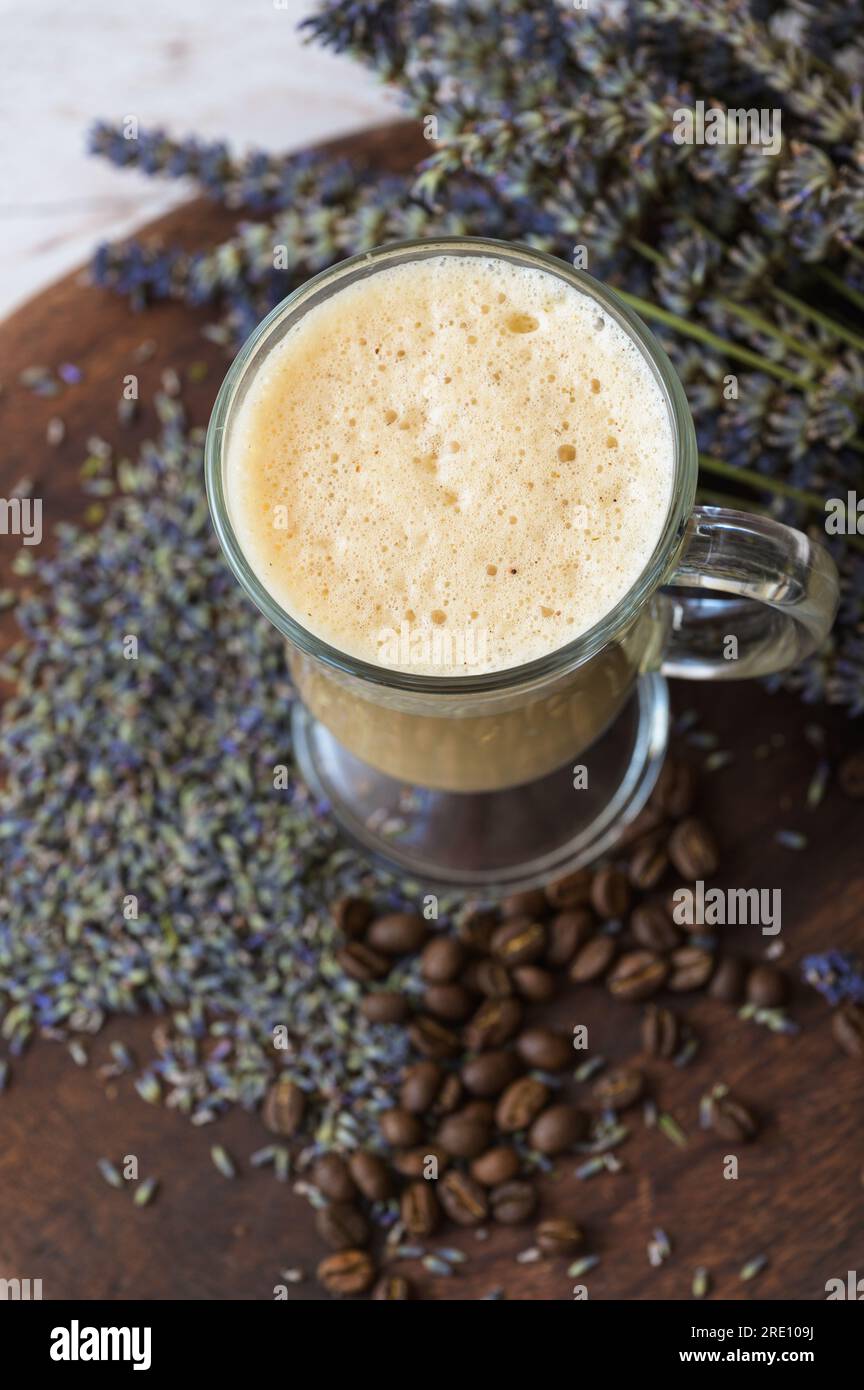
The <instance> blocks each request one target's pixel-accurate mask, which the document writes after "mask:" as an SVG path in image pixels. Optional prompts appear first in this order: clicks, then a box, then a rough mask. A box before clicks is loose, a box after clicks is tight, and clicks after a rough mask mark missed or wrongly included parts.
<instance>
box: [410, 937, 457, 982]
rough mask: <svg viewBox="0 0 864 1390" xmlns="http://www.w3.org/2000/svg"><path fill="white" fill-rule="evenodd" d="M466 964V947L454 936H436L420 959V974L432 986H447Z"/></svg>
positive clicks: (427, 945)
mask: <svg viewBox="0 0 864 1390" xmlns="http://www.w3.org/2000/svg"><path fill="white" fill-rule="evenodd" d="M464 964H465V947H464V946H463V945H462V943H461V942H459V941H457V940H456V939H455V937H452V936H436V937H434V938H433V940H432V941H429V942H427V944H426V945H425V946H424V948H423V954H422V956H421V957H420V974H421V975H422V976H423V979H424V980H426V981H427V982H428V983H429V984H430V985H447V984H450V982H451V981H452V980H455V979H456V977H457V975H458V974H459V971H460V970H461V969H462V968H463V966H464Z"/></svg>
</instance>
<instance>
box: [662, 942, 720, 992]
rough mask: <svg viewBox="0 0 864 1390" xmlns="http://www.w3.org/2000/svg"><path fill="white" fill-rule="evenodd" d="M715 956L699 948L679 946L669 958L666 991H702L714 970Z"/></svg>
mask: <svg viewBox="0 0 864 1390" xmlns="http://www.w3.org/2000/svg"><path fill="white" fill-rule="evenodd" d="M714 962H715V956H714V955H713V954H712V952H711V951H703V950H702V948H701V946H679V947H677V949H676V950H674V951H673V952H672V954H671V956H670V957H669V964H670V970H669V978H668V980H667V981H666V987H667V989H672V990H675V992H676V993H683V992H684V991H686V990H689V989H703V988H704V987H705V985H707V983H708V981H709V980H710V978H711V974H712V972H713V970H714Z"/></svg>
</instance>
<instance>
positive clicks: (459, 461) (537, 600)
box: [226, 256, 673, 675]
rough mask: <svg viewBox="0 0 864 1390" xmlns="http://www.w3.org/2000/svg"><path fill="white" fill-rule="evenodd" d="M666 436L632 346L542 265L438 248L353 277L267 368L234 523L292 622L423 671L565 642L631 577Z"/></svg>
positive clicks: (506, 659)
mask: <svg viewBox="0 0 864 1390" xmlns="http://www.w3.org/2000/svg"><path fill="white" fill-rule="evenodd" d="M672 475H673V437H672V429H671V424H670V421H669V418H668V412H667V410H666V406H665V403H664V399H663V396H662V393H661V391H660V388H659V386H658V385H657V383H656V381H655V379H654V377H653V374H652V373H651V370H650V368H649V367H648V365H647V363H646V362H645V360H644V359H643V357H642V355H641V353H640V352H639V350H638V348H637V347H636V346H635V345H634V344H633V343H632V342H631V340H630V338H629V337H628V336H627V334H626V333H625V332H624V331H623V330H622V329H621V328H619V326H618V325H617V324H616V323H615V321H614V320H613V319H612V318H610V317H609V315H607V314H606V313H605V312H603V311H602V310H601V309H600V308H599V307H598V306H597V305H596V304H595V302H594V301H593V300H592V299H590V298H589V297H588V296H587V295H584V294H582V293H581V292H580V291H579V290H577V289H576V288H574V287H572V286H570V285H568V284H566V283H565V282H564V281H562V280H560V279H559V278H558V277H557V276H555V275H552V274H550V273H549V272H547V271H543V270H539V269H535V268H533V267H525V266H521V265H514V264H513V263H510V262H506V261H503V260H496V259H493V258H491V257H490V258H488V259H487V258H485V257H468V256H465V257H455V256H437V257H430V258H427V259H425V260H420V261H413V262H410V263H407V264H403V265H399V266H392V267H388V268H386V269H383V270H380V271H378V272H376V273H374V274H372V275H370V276H368V277H367V278H365V279H362V280H355V281H354V282H353V283H351V284H350V285H348V286H346V287H345V288H344V289H342V290H339V291H338V292H337V293H336V294H335V295H333V296H332V297H331V298H330V299H328V300H327V301H325V302H323V303H321V304H318V305H317V306H316V307H315V308H313V309H311V310H310V311H309V312H308V313H306V315H305V316H304V317H303V318H302V319H301V320H300V321H299V322H298V323H297V324H295V325H294V326H293V327H292V328H291V329H290V330H289V331H288V332H287V333H286V334H285V336H284V337H283V339H282V340H281V341H280V342H279V343H278V344H277V345H276V346H275V347H274V348H273V349H272V351H271V352H269V354H268V355H267V356H266V358H265V359H264V362H263V364H262V365H261V367H260V369H259V370H258V372H257V374H256V376H255V378H254V380H253V382H252V383H251V385H250V387H249V389H248V391H247V393H246V396H245V398H244V400H243V402H242V405H241V406H240V408H239V410H238V412H237V414H236V416H235V419H234V421H233V423H232V426H231V430H230V438H229V441H228V454H227V468H226V490H227V497H228V507H229V513H230V516H231V520H232V524H233V526H234V528H235V531H236V534H237V537H238V540H239V542H240V545H241V547H242V549H243V551H244V553H245V555H246V557H247V560H248V561H249V563H250V565H251V567H252V569H253V570H254V571H255V573H256V575H257V576H258V578H259V579H260V580H261V582H262V584H263V585H264V586H265V588H266V589H267V590H268V591H269V592H270V593H271V594H272V596H273V597H274V598H275V599H276V601H277V602H278V603H279V604H280V605H281V606H282V607H283V608H284V609H285V610H286V611H287V612H288V613H290V614H291V616H292V617H294V618H295V619H296V621H297V622H299V623H300V624H301V625H302V626H303V627H305V628H307V629H308V630H310V631H311V632H313V633H315V634H316V635H317V636H318V637H320V638H322V639H323V640H325V641H326V642H328V643H330V644H331V645H332V646H334V647H337V648H339V649H340V650H341V651H343V652H345V653H347V654H349V655H352V656H355V657H360V658H362V659H363V660H365V661H369V662H373V663H377V664H380V665H385V666H391V667H400V668H405V669H410V670H412V671H414V672H415V673H417V674H420V673H428V674H437V675H458V674H465V673H469V672H470V673H477V672H480V671H492V670H504V669H507V668H508V667H513V666H518V665H520V664H522V663H523V662H526V661H531V660H533V659H535V658H537V657H539V656H542V655H545V654H546V653H548V652H551V651H554V650H555V649H556V648H558V647H561V646H563V645H564V644H566V643H567V642H570V641H571V640H572V639H573V638H575V637H577V636H578V635H579V634H580V633H582V632H584V631H586V630H587V629H588V628H590V627H592V626H593V625H594V624H595V623H596V622H597V621H598V620H599V619H601V618H602V617H603V616H604V615H605V614H606V613H608V612H609V610H610V609H611V608H613V607H614V605H615V604H616V603H617V602H618V600H619V599H620V598H622V597H623V595H624V594H626V592H627V591H628V589H630V588H631V586H632V585H633V583H634V582H635V581H636V579H638V577H639V575H640V574H641V572H642V571H643V570H644V569H645V566H646V564H647V563H648V560H649V558H650V556H651V554H652V552H653V550H654V547H655V545H656V543H657V540H658V538H659V535H660V533H661V530H662V528H663V523H664V520H665V517H666V514H667V511H668V508H669V504H670V497H671V490H672Z"/></svg>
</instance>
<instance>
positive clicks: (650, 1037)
mask: <svg viewBox="0 0 864 1390" xmlns="http://www.w3.org/2000/svg"><path fill="white" fill-rule="evenodd" d="M680 1045H681V1028H680V1026H679V1023H678V1019H677V1017H676V1015H675V1014H673V1012H672V1010H671V1009H664V1008H661V1006H660V1005H659V1004H649V1005H648V1007H647V1008H646V1010H645V1013H644V1014H643V1016H642V1046H643V1047H644V1049H645V1051H646V1052H647V1053H648V1054H649V1055H650V1056H651V1057H667V1058H668V1057H674V1056H675V1054H676V1052H677V1051H678V1049H679V1047H680Z"/></svg>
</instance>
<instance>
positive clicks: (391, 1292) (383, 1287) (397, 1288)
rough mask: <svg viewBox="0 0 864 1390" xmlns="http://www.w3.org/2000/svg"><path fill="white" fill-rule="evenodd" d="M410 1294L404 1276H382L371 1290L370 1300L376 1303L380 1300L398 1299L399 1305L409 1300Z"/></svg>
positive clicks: (409, 1287) (409, 1286) (408, 1285)
mask: <svg viewBox="0 0 864 1390" xmlns="http://www.w3.org/2000/svg"><path fill="white" fill-rule="evenodd" d="M412 1293H413V1289H412V1287H411V1285H410V1284H409V1282H408V1280H407V1279H406V1278H405V1276H404V1274H384V1275H382V1276H381V1278H380V1279H379V1280H378V1283H377V1284H376V1285H375V1287H374V1289H373V1290H372V1298H373V1299H374V1300H375V1301H376V1302H378V1301H380V1300H382V1299H390V1300H392V1299H398V1300H399V1302H400V1303H404V1302H406V1300H407V1299H409V1298H411V1296H412Z"/></svg>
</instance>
